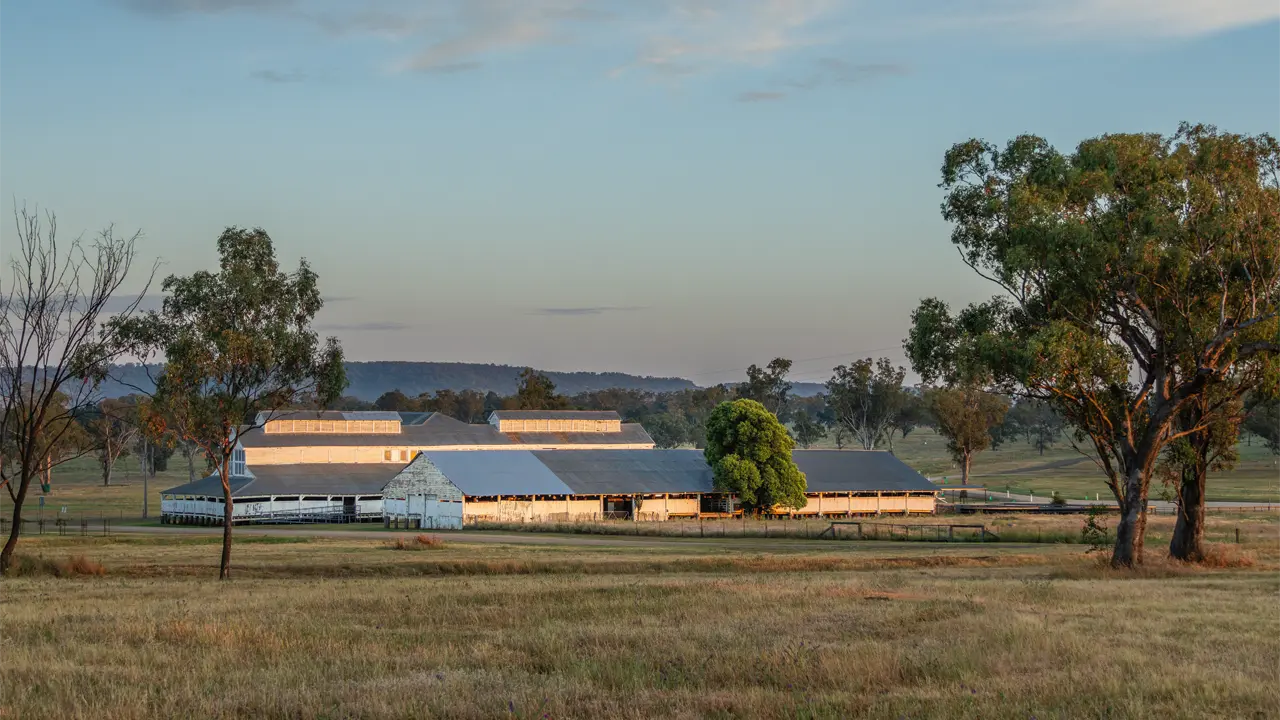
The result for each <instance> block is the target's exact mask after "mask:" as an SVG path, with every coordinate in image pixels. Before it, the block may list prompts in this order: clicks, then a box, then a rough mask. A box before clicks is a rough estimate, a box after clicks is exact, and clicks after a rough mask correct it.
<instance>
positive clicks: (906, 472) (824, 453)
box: [791, 450, 937, 492]
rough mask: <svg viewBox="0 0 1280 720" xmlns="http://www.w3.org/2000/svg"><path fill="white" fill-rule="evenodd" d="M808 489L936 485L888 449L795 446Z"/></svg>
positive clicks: (889, 489)
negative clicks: (802, 447)
mask: <svg viewBox="0 0 1280 720" xmlns="http://www.w3.org/2000/svg"><path fill="white" fill-rule="evenodd" d="M791 458H792V459H793V460H795V463H796V467H798V468H800V472H802V473H804V474H805V481H806V484H807V486H808V492H877V491H883V492H904V491H913V492H915V491H925V492H933V491H935V490H937V488H936V487H935V486H934V485H933V483H931V482H929V481H928V480H927V479H925V477H924V476H923V475H921V474H920V473H918V472H916V471H915V470H912V469H911V468H910V467H909V466H908V465H907V464H906V463H904V462H902V461H901V460H899V459H898V458H897V457H896V456H894V455H893V454H891V453H887V452H884V451H879V450H796V451H794V452H792V453H791Z"/></svg>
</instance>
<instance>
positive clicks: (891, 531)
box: [819, 520, 1000, 542]
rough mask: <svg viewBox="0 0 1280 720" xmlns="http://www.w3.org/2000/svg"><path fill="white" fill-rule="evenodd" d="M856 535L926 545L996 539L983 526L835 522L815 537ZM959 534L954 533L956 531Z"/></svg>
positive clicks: (997, 538) (835, 537) (994, 535)
mask: <svg viewBox="0 0 1280 720" xmlns="http://www.w3.org/2000/svg"><path fill="white" fill-rule="evenodd" d="M842 530H843V531H845V532H850V531H852V532H853V533H856V538H857V539H858V540H923V541H926V542H973V541H974V540H975V539H976V540H977V541H978V542H995V541H998V540H999V539H1000V538H999V537H997V536H996V534H995V533H993V532H991V531H990V530H988V529H987V526H986V525H934V524H923V523H920V524H910V525H905V524H899V523H883V522H861V521H857V520H835V521H832V523H831V526H830V527H828V528H827V529H826V530H824V531H823V532H822V535H820V536H819V537H830V538H831V539H833V540H836V539H840V537H841V531H842ZM957 530H958V531H959V532H958V533H957V532H956V531H957Z"/></svg>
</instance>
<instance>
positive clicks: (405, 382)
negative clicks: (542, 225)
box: [101, 361, 694, 401]
mask: <svg viewBox="0 0 1280 720" xmlns="http://www.w3.org/2000/svg"><path fill="white" fill-rule="evenodd" d="M522 369H523V368H519V367H515V366H513V365H486V364H480V363H437V362H389V361H377V362H350V363H347V379H348V380H349V381H350V383H351V385H350V386H349V387H348V388H347V390H346V393H345V394H346V395H353V396H355V397H358V398H360V399H361V400H370V401H372V400H376V399H377V398H378V396H379V395H381V394H382V393H384V392H387V391H388V390H395V389H399V390H400V391H401V392H403V393H405V394H406V395H409V396H414V395H418V394H421V393H424V392H435V391H436V390H479V391H481V392H489V391H490V390H492V391H493V392H496V393H498V394H499V395H511V394H513V393H514V392H515V390H516V376H517V375H519V373H520V371H521V370H522ZM158 372H159V367H157V366H152V367H151V368H150V374H151V376H155V375H156V374H157V373H158ZM544 374H545V375H546V376H547V377H549V378H551V381H552V382H554V383H555V384H556V391H557V392H559V393H563V394H565V395H575V394H577V393H581V392H589V391H592V390H604V389H608V388H625V389H634V390H647V391H650V392H666V391H672V390H685V389H690V388H693V387H694V384H693V383H692V382H690V381H689V380H684V379H682V378H658V377H641V376H638V375H628V374H626V373H616V372H606V373H594V372H544ZM139 389H141V390H142V391H144V392H149V391H151V389H152V383H151V380H150V378H149V377H148V373H147V368H144V367H143V366H142V365H117V366H115V367H114V368H112V372H111V379H109V380H107V381H106V382H105V383H103V385H102V388H101V392H102V394H103V396H105V397H120V396H123V395H128V394H130V393H134V392H138V390H139Z"/></svg>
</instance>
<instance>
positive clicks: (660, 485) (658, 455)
mask: <svg viewBox="0 0 1280 720" xmlns="http://www.w3.org/2000/svg"><path fill="white" fill-rule="evenodd" d="M533 454H534V455H535V456H537V458H538V460H541V461H542V463H543V464H544V465H546V466H547V467H548V468H550V470H551V472H553V473H555V474H556V476H557V477H559V478H560V479H561V480H563V481H564V483H565V484H566V485H568V486H569V487H571V488H573V492H574V494H577V495H610V494H629V493H704V492H715V490H714V488H713V487H712V485H711V468H710V467H709V466H708V465H707V462H706V460H704V459H703V457H702V451H700V450H573V451H571V452H566V451H562V450H542V451H536V452H534V453H533Z"/></svg>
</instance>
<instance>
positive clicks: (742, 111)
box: [0, 0, 1280, 385]
mask: <svg viewBox="0 0 1280 720" xmlns="http://www.w3.org/2000/svg"><path fill="white" fill-rule="evenodd" d="M965 5H966V9H965V10H964V11H963V12H960V11H955V10H947V9H944V6H943V4H941V3H933V2H926V1H923V0H911V1H910V2H896V3H894V2H838V1H836V0H738V1H736V2H735V1H732V0H666V1H663V0H652V1H650V2H638V1H634V0H611V1H606V2H588V1H587V0H528V1H527V2H515V3H513V2H508V1H506V0H429V1H425V2H408V1H397V0H385V1H377V0H368V1H361V2H335V1H333V0H85V1H83V2H75V3H42V2H34V1H33V2H7V3H5V4H4V7H3V10H2V11H0V87H2V88H3V103H2V104H0V149H2V151H3V163H2V164H0V193H2V194H3V196H4V198H5V200H6V202H4V203H0V206H2V207H0V245H3V244H6V243H7V241H8V240H9V239H11V238H12V233H13V206H12V203H13V202H16V203H17V204H18V205H21V204H22V203H24V202H26V203H28V204H29V205H32V206H34V205H39V206H40V207H41V208H47V209H49V210H53V211H55V212H56V213H57V214H58V217H59V226H60V236H61V237H62V238H64V239H65V238H67V237H69V236H73V235H77V234H80V233H84V234H85V235H87V236H90V235H92V234H93V233H94V232H96V231H97V230H98V229H99V228H101V227H104V226H106V225H108V224H112V223H114V225H115V227H116V229H117V230H118V231H120V232H126V233H129V232H132V231H133V230H134V229H141V230H142V231H143V232H144V233H145V236H144V239H143V240H142V242H141V243H140V246H139V251H140V260H142V261H143V262H140V263H139V265H140V266H145V265H147V264H149V260H150V259H151V258H153V257H160V258H163V260H164V263H165V265H164V267H163V268H162V269H161V275H162V276H163V275H164V274H168V273H180V274H187V273H190V272H193V271H195V270H198V269H201V268H206V267H212V266H213V265H214V264H215V263H216V248H215V246H214V240H215V239H216V238H217V236H218V235H219V233H220V232H221V231H222V229H223V228H224V227H225V226H228V225H239V226H244V227H253V226H261V227H263V228H265V229H266V230H267V231H268V232H269V233H270V234H271V236H272V238H273V239H274V240H275V242H276V245H277V252H278V255H279V257H280V260H281V262H282V264H283V265H284V266H286V267H291V266H294V265H296V262H297V259H298V258H299V257H301V256H305V257H307V258H308V260H309V261H310V262H311V263H312V265H313V266H314V268H315V269H316V270H317V272H318V273H319V275H320V281H321V288H322V290H323V291H324V293H325V295H326V297H327V298H328V299H329V301H328V303H327V304H326V307H325V309H324V311H322V314H321V316H320V319H319V321H318V323H317V325H318V329H319V330H320V331H321V332H322V333H325V334H335V335H337V336H338V337H340V338H341V339H342V341H343V346H344V349H345V351H346V354H347V357H348V359H351V360H429V361H441V362H444V361H457V362H484V363H497V364H512V365H531V366H534V367H538V368H541V369H547V370H565V371H570V370H590V371H619V372H628V373H635V374H643V375H656V376H677V377H683V378H687V379H690V380H693V381H694V382H695V383H697V384H699V385H710V384H714V383H717V382H724V381H732V380H738V379H740V378H741V374H742V371H743V369H745V367H746V366H747V365H749V364H751V363H758V364H762V365H763V364H764V363H766V362H768V361H769V360H770V359H771V358H773V357H775V356H784V357H788V358H791V359H792V360H794V361H795V362H796V364H795V367H794V369H793V371H792V378H791V379H792V380H793V381H795V382H821V381H823V380H825V379H826V378H827V377H828V376H829V371H830V368H831V366H832V365H834V364H836V363H844V362H848V361H849V360H851V359H854V358H857V357H864V356H879V355H884V356H888V357H890V358H892V359H894V361H895V362H899V363H903V364H905V360H903V358H902V352H901V349H900V343H901V339H902V337H903V336H904V335H905V334H906V331H907V327H908V325H909V315H910V312H911V310H912V309H913V308H914V307H915V306H916V304H917V302H918V301H919V299H920V298H921V297H925V296H931V295H936V296H939V297H942V298H944V299H946V300H948V301H950V302H953V303H963V302H968V301H972V300H977V299H981V298H984V297H986V296H988V295H990V294H991V293H992V292H993V288H992V287H991V286H989V285H987V284H986V283H985V282H984V281H982V280H981V279H980V278H978V277H977V276H976V275H975V274H973V273H972V272H970V271H969V270H968V269H967V268H965V267H964V266H963V265H962V264H961V263H960V261H959V258H958V257H957V256H956V254H955V251H954V249H953V248H952V247H951V244H950V241H949V228H948V227H947V225H946V223H944V222H943V220H942V218H941V216H940V214H939V210H938V206H939V203H940V202H941V192H940V191H939V190H938V188H937V183H938V180H939V167H940V166H941V164H942V158H943V153H944V152H945V151H946V150H947V148H948V147H950V146H951V144H953V143H955V142H959V141H963V140H966V139H968V138H970V137H981V138H985V139H987V140H991V141H994V142H997V143H1003V142H1005V141H1006V140H1008V139H1010V138H1012V137H1013V136H1015V135H1017V134H1019V133H1023V132H1031V133H1035V134H1039V135H1042V136H1044V137H1046V138H1047V139H1049V140H1050V141H1051V142H1053V143H1054V144H1055V145H1057V146H1058V147H1059V148H1060V149H1068V148H1070V147H1073V146H1074V145H1075V144H1076V143H1077V142H1079V141H1080V140H1082V139H1084V138H1087V137H1092V136H1095V135H1098V134H1102V133H1106V132H1160V133H1166V134H1168V133H1172V132H1173V131H1174V130H1175V129H1176V127H1177V124H1178V122H1179V121H1183V120H1187V121H1193V122H1207V123H1213V124H1216V125H1218V126H1219V127H1220V128H1222V129H1224V130H1229V131H1232V132H1241V133H1260V132H1269V133H1272V134H1280V62H1278V60H1280V5H1278V4H1277V3H1276V2H1275V1H1274V0H1238V1H1236V2H1228V1H1222V2H1213V1H1211V0H1169V1H1167V2H1158V1H1155V0H1063V1H1062V2H1052V1H1051V0H1023V1H1020V2H1016V1H1013V0H979V1H977V2H973V3H966V4H965Z"/></svg>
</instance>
